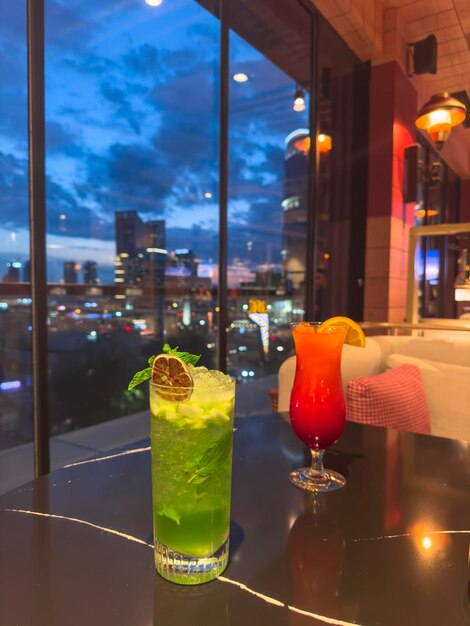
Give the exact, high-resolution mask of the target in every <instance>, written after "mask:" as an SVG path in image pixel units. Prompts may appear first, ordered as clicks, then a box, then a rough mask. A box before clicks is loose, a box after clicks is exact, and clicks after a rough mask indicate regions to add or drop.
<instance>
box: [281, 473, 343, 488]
mask: <svg viewBox="0 0 470 626" xmlns="http://www.w3.org/2000/svg"><path fill="white" fill-rule="evenodd" d="M289 480H290V481H291V483H292V484H293V485H295V486H296V487H299V488H300V489H305V491H315V492H322V491H336V489H341V487H344V485H345V484H346V479H345V477H344V476H341V474H339V473H338V472H335V471H334V470H323V471H322V472H312V468H311V467H302V468H301V469H298V470H294V471H293V472H291V473H290V474H289Z"/></svg>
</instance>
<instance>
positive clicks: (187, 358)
mask: <svg viewBox="0 0 470 626" xmlns="http://www.w3.org/2000/svg"><path fill="white" fill-rule="evenodd" d="M163 352H164V354H170V355H171V356H177V357H179V358H180V359H181V360H182V361H183V362H184V363H186V365H196V363H197V362H198V361H199V359H200V358H201V355H200V354H199V355H197V354H191V353H190V352H179V351H178V347H176V348H171V347H170V346H169V345H168V344H167V343H166V344H165V345H164V346H163ZM156 358H157V357H156V355H155V354H153V355H152V356H151V357H149V360H148V364H149V367H146V368H145V369H143V370H140V372H137V373H136V374H134V376H133V377H132V380H131V382H130V383H129V385H128V386H127V390H128V391H132V389H134V387H137V385H140V383H143V382H145V381H146V380H148V379H149V378H150V376H151V375H152V366H153V362H154V361H155V359H156Z"/></svg>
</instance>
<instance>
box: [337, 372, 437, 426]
mask: <svg viewBox="0 0 470 626" xmlns="http://www.w3.org/2000/svg"><path fill="white" fill-rule="evenodd" d="M346 406H347V413H346V414H347V418H348V419H349V420H351V421H352V422H360V423H362V424H371V425H373V426H384V427H385V428H398V429H400V430H410V431H413V432H417V433H426V434H429V433H430V432H431V428H430V422H429V412H428V407H427V404H426V395H425V391H424V385H423V381H422V378H421V373H420V370H419V368H418V367H416V366H415V365H402V366H401V367H397V368H396V369H392V370H390V371H388V372H385V373H383V374H378V375H377V376H370V377H369V376H361V377H360V378H353V379H351V380H350V381H349V383H348V387H347V392H346Z"/></svg>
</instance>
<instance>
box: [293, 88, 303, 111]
mask: <svg viewBox="0 0 470 626" xmlns="http://www.w3.org/2000/svg"><path fill="white" fill-rule="evenodd" d="M293 108H294V111H298V112H300V111H305V94H304V90H303V89H302V87H297V89H296V90H295V93H294V107H293Z"/></svg>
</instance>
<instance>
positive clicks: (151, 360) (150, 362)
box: [148, 354, 157, 367]
mask: <svg viewBox="0 0 470 626" xmlns="http://www.w3.org/2000/svg"><path fill="white" fill-rule="evenodd" d="M156 358H157V357H156V356H155V355H154V354H152V356H149V361H148V363H149V365H150V367H152V365H153V362H154V361H155V359H156Z"/></svg>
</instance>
